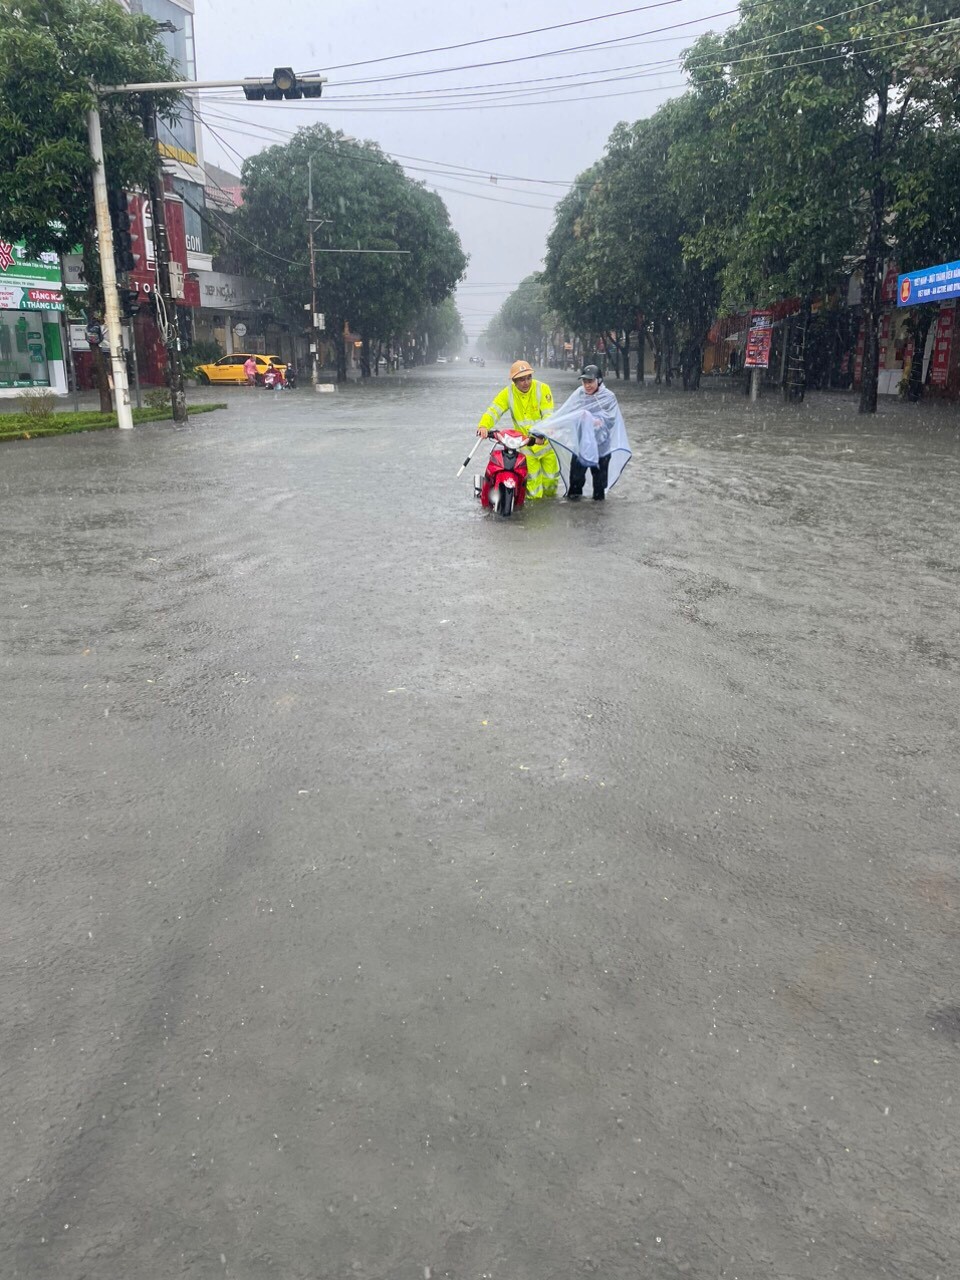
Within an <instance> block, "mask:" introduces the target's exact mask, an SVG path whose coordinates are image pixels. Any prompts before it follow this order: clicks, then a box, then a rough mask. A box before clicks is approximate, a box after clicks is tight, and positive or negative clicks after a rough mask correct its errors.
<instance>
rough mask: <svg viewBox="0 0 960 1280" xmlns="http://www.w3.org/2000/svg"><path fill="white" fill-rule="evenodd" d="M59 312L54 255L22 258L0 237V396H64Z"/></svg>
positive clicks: (20, 249) (20, 247) (60, 287)
mask: <svg viewBox="0 0 960 1280" xmlns="http://www.w3.org/2000/svg"><path fill="white" fill-rule="evenodd" d="M62 313H63V285H62V282H61V277H60V265H59V262H58V259H57V255H56V254H54V253H46V254H42V255H41V257H40V258H39V259H35V258H28V257H27V254H26V250H25V249H24V246H23V244H21V243H12V242H11V241H8V240H4V239H2V237H0V397H4V398H8V399H9V398H10V397H14V396H17V395H20V394H22V393H23V392H24V391H29V390H30V389H31V388H49V390H51V391H53V392H54V393H55V394H56V395H66V393H67V371H66V364H65V361H64V351H63V328H62Z"/></svg>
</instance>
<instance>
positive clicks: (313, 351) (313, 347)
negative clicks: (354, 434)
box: [307, 156, 320, 391]
mask: <svg viewBox="0 0 960 1280" xmlns="http://www.w3.org/2000/svg"><path fill="white" fill-rule="evenodd" d="M307 225H308V226H309V228H310V382H311V384H312V385H313V389H314V391H316V389H317V356H318V355H319V352H318V351H317V347H318V346H319V345H320V344H319V340H318V338H317V259H316V255H315V254H314V252H313V156H308V157H307Z"/></svg>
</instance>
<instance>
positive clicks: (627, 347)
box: [623, 329, 630, 382]
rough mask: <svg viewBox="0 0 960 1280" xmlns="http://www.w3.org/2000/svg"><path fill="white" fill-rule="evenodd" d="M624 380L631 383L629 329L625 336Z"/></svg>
mask: <svg viewBox="0 0 960 1280" xmlns="http://www.w3.org/2000/svg"><path fill="white" fill-rule="evenodd" d="M623 380H624V382H629V381H630V330H629V329H627V330H626V331H625V332H624V335H623Z"/></svg>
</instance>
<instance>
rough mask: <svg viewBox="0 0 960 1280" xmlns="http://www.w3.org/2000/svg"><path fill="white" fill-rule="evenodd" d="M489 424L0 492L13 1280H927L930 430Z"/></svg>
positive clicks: (107, 442) (937, 783) (244, 433)
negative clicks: (580, 486)
mask: <svg viewBox="0 0 960 1280" xmlns="http://www.w3.org/2000/svg"><path fill="white" fill-rule="evenodd" d="M498 376H499V375H498V371H497V370H496V369H494V368H492V367H488V368H486V369H485V370H482V371H477V370H474V369H470V368H467V367H458V366H447V367H446V368H445V369H437V370H435V371H433V372H425V373H418V374H416V375H414V376H411V377H409V378H405V379H404V380H403V381H402V382H398V381H395V380H392V379H391V380H388V379H386V378H381V379H379V380H377V382H375V383H374V384H373V385H371V386H367V387H356V386H354V387H350V388H348V389H347V390H346V391H345V392H341V393H338V394H337V395H335V396H313V395H312V394H311V393H310V392H309V390H299V391H297V392H294V393H290V394H286V395H271V394H270V393H264V392H259V391H257V392H252V391H246V390H237V391H229V392H227V393H226V395H227V398H229V401H230V409H229V411H228V412H221V413H216V414H210V415H206V416H202V417H199V418H197V419H195V420H194V421H193V422H192V423H191V424H190V425H189V426H188V427H186V428H183V429H179V430H178V429H175V428H173V427H172V426H159V427H158V426H154V427H147V428H142V429H137V430H135V431H134V432H132V433H129V434H124V435H122V436H121V435H120V434H118V433H115V432H114V433H100V434H91V435H87V436H74V437H70V438H63V439H59V440H49V441H32V442H27V443H20V444H15V445H6V446H3V447H2V448H0V510H2V515H0V531H2V545H3V554H2V560H0V628H2V632H0V635H2V673H3V683H4V691H3V707H4V711H3V721H2V731H0V738H2V755H0V761H2V775H3V785H2V790H0V837H2V844H3V849H4V853H3V862H2V866H3V892H2V896H0V961H2V970H3V981H2V983H0V1022H2V1027H3V1044H2V1051H0V1076H2V1095H0V1124H2V1133H3V1138H2V1147H3V1152H4V1162H3V1163H4V1179H3V1188H2V1193H0V1195H2V1199H0V1258H2V1259H3V1261H2V1264H0V1272H2V1275H3V1277H4V1278H5V1280H6V1278H8V1277H9V1278H11V1280H13V1278H17V1280H41V1278H43V1280H46V1278H48V1277H57V1278H58V1280H60V1278H63V1280H80V1278H81V1277H90V1278H91V1280H93V1278H95V1280H129V1278H130V1277H137V1278H138V1280H168V1278H169V1277H173V1276H182V1277H188V1278H189V1280H213V1278H214V1277H216V1278H221V1277H235V1278H237V1280H265V1278H267V1277H278V1278H280V1277H282V1280H343V1278H344V1277H357V1278H358V1280H440V1278H441V1277H450V1278H451V1280H468V1278H469V1280H482V1278H489V1280H546V1278H548V1277H573V1276H579V1275H596V1276H598V1277H603V1280H609V1278H610V1277H616V1278H618V1280H619V1278H621V1277H622V1278H624V1280H626V1278H627V1277H630V1278H631V1280H634V1278H636V1277H642V1278H643V1280H677V1278H678V1277H694V1278H696V1280H719V1278H724V1280H732V1278H736V1280H823V1278H824V1277H826V1276H833V1275H837V1276H840V1277H842V1278H843V1280H877V1278H878V1277H881V1276H890V1277H896V1280H936V1278H937V1277H939V1278H940V1280H948V1277H953V1276H956V1275H957V1274H958V1266H960V1264H958V1252H960V1226H958V1218H957V1213H956V1186H957V1178H958V1174H960V1169H958V1164H960V1156H958V1151H960V1115H958V1110H960V1101H958V1080H960V986H958V984H957V979H956V958H957V943H958V938H960V865H958V845H960V841H958V835H960V816H958V815H960V794H958V778H960V760H958V709H960V700H958V683H960V641H958V622H960V614H958V599H960V591H958V588H960V525H958V520H957V512H958V510H960V430H958V426H957V423H958V416H957V414H956V412H955V411H953V410H940V411H937V410H935V409H923V408H921V409H919V410H917V409H910V410H908V409H906V408H901V407H899V406H895V405H886V404H885V405H883V407H882V412H881V414H880V415H879V417H878V418H877V419H876V420H873V421H868V422H865V421H864V420H862V419H859V418H858V417H857V415H856V413H855V405H854V404H853V402H852V401H851V400H849V399H848V398H846V397H829V396H824V397H820V398H813V397H811V398H810V400H809V401H808V402H807V403H806V404H805V405H803V406H799V407H797V406H784V405H782V404H781V403H780V402H778V401H776V400H774V399H772V398H771V399H770V400H769V401H762V402H761V403H760V404H759V405H756V406H752V405H750V404H749V403H748V402H747V401H745V400H744V399H743V397H741V396H739V395H736V396H724V395H721V394H720V393H719V392H717V391H716V390H708V391H705V392H704V393H703V394H701V395H700V396H696V397H694V396H685V395H684V394H683V393H682V392H680V391H676V392H658V391H656V390H655V389H654V388H652V387H648V388H646V389H645V390H639V391H638V390H637V389H636V388H635V387H632V388H629V389H627V390H626V391H625V392H624V395H623V402H624V405H625V409H626V418H627V424H628V430H629V432H630V435H631V439H632V441H633V443H634V449H635V456H634V459H633V462H632V463H631V465H630V467H629V468H628V470H627V472H626V473H625V475H624V478H623V479H622V480H621V482H620V484H619V485H618V486H617V487H616V488H615V489H614V490H613V492H612V494H611V495H610V497H609V500H608V501H607V502H606V503H605V504H603V505H601V504H594V503H592V502H590V501H589V500H587V501H584V502H581V503H580V504H578V505H576V506H572V505H567V504H563V503H554V504H551V505H542V504H541V505H540V506H538V507H535V508H534V507H531V508H528V509H527V510H526V511H525V512H523V513H522V514H521V515H519V516H518V517H516V518H515V519H513V520H512V521H497V520H495V519H494V518H493V517H491V516H489V515H486V514H483V513H481V512H480V511H479V509H478V508H477V507H475V506H474V504H473V500H472V497H471V486H470V478H469V474H465V475H464V476H463V477H461V479H460V480H459V481H457V480H455V479H454V473H455V471H456V468H457V466H458V465H459V463H460V461H461V460H462V458H463V457H464V456H465V454H466V452H467V450H468V449H469V447H470V445H471V443H472V424H473V423H474V422H475V421H476V418H477V417H478V415H479V413H480V411H481V409H482V408H483V407H484V405H485V404H486V402H487V400H488V399H489V397H490V396H491V395H492V394H493V392H494V391H495V390H496V389H497V386H498V382H497V378H498ZM551 381H552V382H553V384H554V390H555V393H556V394H557V397H558V399H559V398H562V396H563V394H565V393H566V392H567V391H568V390H569V389H571V388H572V386H573V381H572V376H571V375H570V374H566V375H563V374H554V375H553V377H552V379H551ZM613 385H614V389H615V390H618V391H620V390H621V388H620V387H619V386H618V385H617V384H613ZM478 457H479V454H478ZM588 484H589V482H588Z"/></svg>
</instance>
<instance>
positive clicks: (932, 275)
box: [897, 262, 960, 307]
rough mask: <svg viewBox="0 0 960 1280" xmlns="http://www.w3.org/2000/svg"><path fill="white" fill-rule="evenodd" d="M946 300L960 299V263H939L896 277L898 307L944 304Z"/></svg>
mask: <svg viewBox="0 0 960 1280" xmlns="http://www.w3.org/2000/svg"><path fill="white" fill-rule="evenodd" d="M948 298H960V262H941V263H940V264H939V266H936V267H922V268H921V269H920V270H919V271H908V272H906V273H905V274H904V275H901V276H898V277H897V306H898V307H915V306H918V305H919V304H920V303H921V302H946V301H947V299H948Z"/></svg>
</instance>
